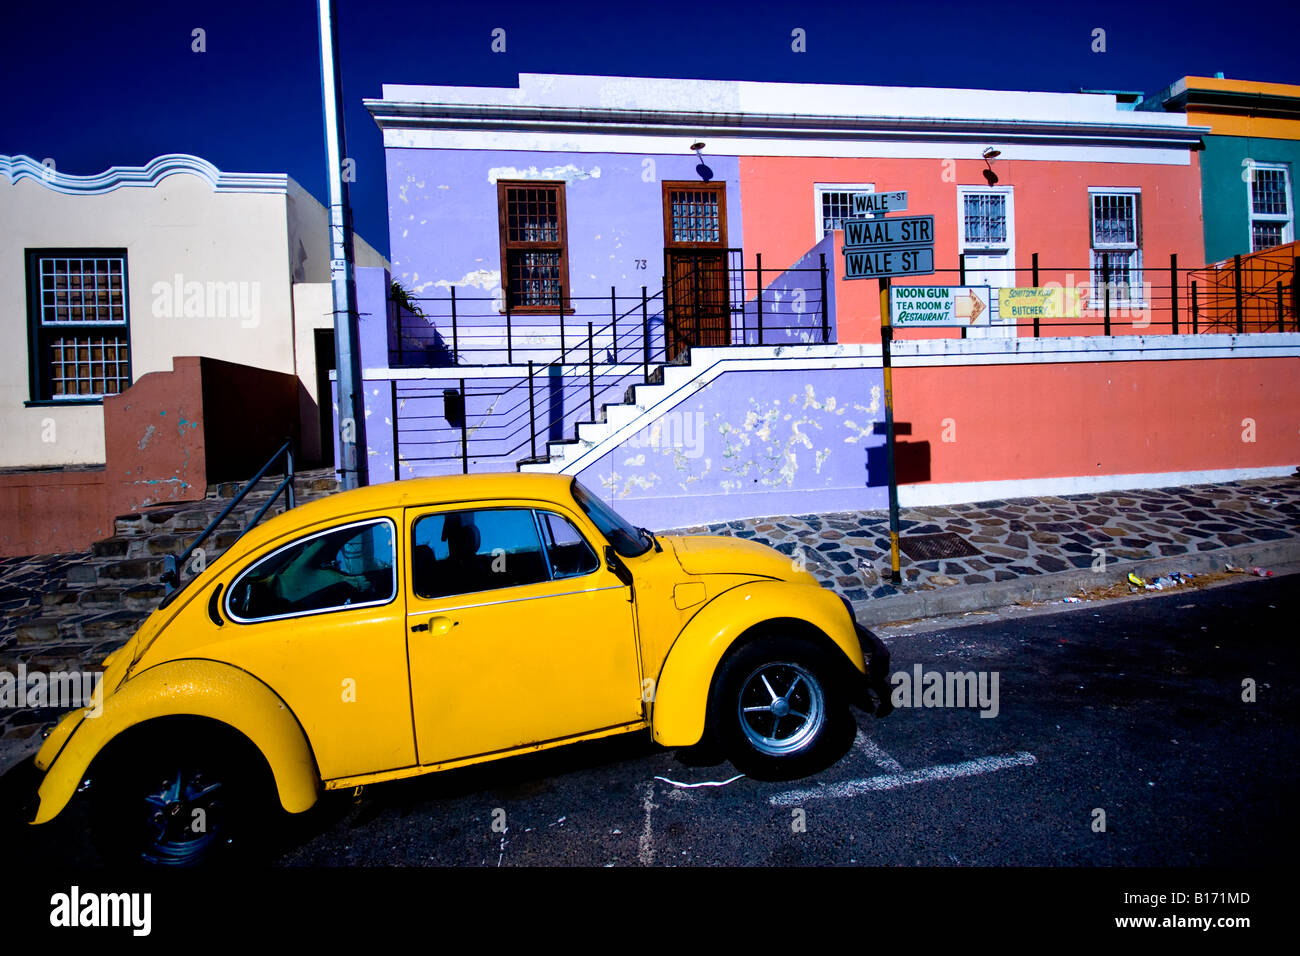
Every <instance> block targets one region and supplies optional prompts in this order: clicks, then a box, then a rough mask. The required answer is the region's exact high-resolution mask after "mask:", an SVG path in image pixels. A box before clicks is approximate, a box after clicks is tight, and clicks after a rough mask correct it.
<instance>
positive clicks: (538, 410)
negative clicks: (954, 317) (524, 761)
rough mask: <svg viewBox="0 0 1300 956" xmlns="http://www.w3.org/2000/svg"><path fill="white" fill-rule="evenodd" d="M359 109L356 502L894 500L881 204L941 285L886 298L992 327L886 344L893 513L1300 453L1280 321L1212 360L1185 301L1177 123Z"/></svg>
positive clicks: (736, 102)
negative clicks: (381, 152) (362, 469)
mask: <svg viewBox="0 0 1300 956" xmlns="http://www.w3.org/2000/svg"><path fill="white" fill-rule="evenodd" d="M366 105H367V108H368V109H369V110H370V112H371V114H372V115H373V116H374V118H375V121H376V122H377V124H378V125H379V127H380V128H381V130H382V131H383V136H384V145H385V151H386V156H387V172H388V180H389V182H388V186H389V205H390V243H391V250H392V272H391V276H388V275H384V274H382V273H378V272H377V274H376V275H375V276H374V277H372V278H370V279H367V280H366V282H365V283H363V286H364V287H365V288H368V289H369V290H370V292H369V303H370V304H369V306H367V305H366V304H365V303H363V304H362V312H363V314H365V313H368V318H366V317H364V316H363V322H364V328H363V333H362V337H363V364H364V366H365V369H366V371H365V376H366V379H367V384H366V393H367V414H368V416H369V421H370V427H369V441H370V443H371V448H370V455H371V475H372V480H382V479H383V478H384V477H385V476H388V477H392V478H398V479H400V478H405V477H408V476H413V475H419V474H429V473H442V472H448V471H473V470H484V469H500V468H515V467H519V468H524V469H528V470H544V471H561V472H564V473H570V474H575V475H578V476H580V478H581V479H582V480H583V481H584V482H585V483H586V484H588V485H589V486H590V487H592V488H598V489H600V490H602V491H603V492H604V493H605V494H606V495H607V496H608V497H610V498H611V499H614V500H615V501H616V502H617V503H618V505H619V507H620V508H621V509H623V510H624V511H626V512H627V513H628V514H629V515H630V516H631V517H633V518H634V519H637V520H638V521H639V522H640V523H644V524H647V525H649V526H652V527H672V526H681V525H683V524H688V523H694V522H697V521H706V520H726V519H731V518H738V517H752V516H758V515H763V514H779V513H790V512H791V510H792V508H793V509H794V510H797V511H799V512H809V511H824V510H835V509H840V508H874V507H880V506H882V505H883V502H884V496H885V477H884V456H883V442H884V437H883V434H882V429H881V427H880V423H881V421H882V420H883V414H884V410H883V397H882V374H881V361H882V357H881V347H880V343H881V315H880V308H881V297H880V288H879V283H878V282H877V281H876V280H875V279H855V278H848V277H847V276H846V256H845V254H844V235H845V233H844V222H845V220H846V219H849V218H852V217H853V211H852V210H853V202H854V196H855V195H861V194H864V193H871V192H890V193H896V192H905V193H906V212H905V213H899V215H909V216H911V215H925V216H932V217H933V265H934V270H933V272H930V273H927V274H915V275H907V276H899V277H897V278H896V279H895V280H894V281H895V283H896V284H899V285H908V284H913V285H925V286H953V287H962V288H963V289H965V288H967V287H973V288H974V289H976V290H978V291H979V293H980V295H981V296H982V297H983V300H984V301H986V302H987V303H988V306H987V308H981V310H980V312H981V318H980V321H979V322H978V323H976V324H973V325H969V326H968V327H965V328H961V327H955V326H954V327H944V328H917V329H911V328H909V329H899V330H897V332H896V337H895V338H894V342H893V354H894V364H895V366H896V368H897V373H896V375H895V379H894V381H895V401H896V404H895V418H896V420H897V421H898V422H899V423H900V443H901V444H900V445H899V449H898V450H899V481H900V483H901V484H902V486H903V487H902V491H901V497H902V501H903V503H904V504H908V503H923V502H930V503H938V502H944V501H959V500H980V499H987V498H998V497H1006V496H1009V495H1016V494H1046V493H1053V492H1055V493H1070V492H1078V491H1092V490H1097V489H1101V488H1123V487H1141V486H1154V485H1161V484H1182V483H1187V482H1189V481H1191V482H1195V481H1202V480H1218V479H1222V478H1227V477H1240V476H1246V475H1266V474H1280V473H1289V472H1290V471H1291V470H1292V469H1293V468H1294V467H1295V463H1296V460H1297V459H1300V445H1298V444H1297V437H1298V436H1297V430H1296V427H1295V422H1294V420H1293V418H1294V410H1295V409H1296V408H1298V407H1300V402H1298V401H1297V400H1298V399H1300V390H1298V388H1297V385H1296V384H1295V383H1296V382H1297V376H1296V375H1295V371H1296V358H1297V357H1298V356H1300V335H1297V333H1296V331H1295V325H1294V316H1292V321H1291V324H1290V325H1285V326H1284V328H1285V331H1274V332H1268V333H1264V332H1260V333H1248V334H1226V333H1222V332H1220V331H1215V330H1210V329H1205V328H1201V327H1200V326H1199V321H1198V315H1197V304H1196V302H1194V301H1192V297H1191V296H1189V289H1188V285H1187V275H1188V274H1189V272H1190V271H1191V270H1194V269H1197V268H1200V267H1203V266H1204V265H1205V249H1204V240H1203V235H1204V233H1203V229H1202V224H1201V211H1202V207H1203V197H1202V177H1201V170H1200V155H1201V148H1202V137H1203V134H1204V133H1205V132H1206V131H1205V129H1203V128H1201V127H1198V126H1195V125H1190V124H1189V122H1188V117H1187V116H1186V115H1183V114H1178V113H1160V112H1138V111H1134V110H1132V109H1131V108H1129V106H1130V104H1127V103H1124V102H1120V101H1118V100H1117V98H1116V96H1114V95H1108V94H1061V93H1036V92H999V91H984V90H958V89H911V88H898V87H862V86H827V85H810V84H790V83H752V82H730V81H695V80H670V79H637V78H617V77H591V76H556V75H534V74H523V75H521V76H520V78H519V85H518V87H517V88H513V89H484V88H468V87H426V86H420V87H414V86H385V88H384V92H383V96H382V98H380V99H377V100H370V101H367V103H366ZM363 278H364V277H363ZM366 283H368V284H366ZM985 289H987V290H988V291H987V292H984V290H985ZM377 421H382V422H383V425H382V427H376V423H377Z"/></svg>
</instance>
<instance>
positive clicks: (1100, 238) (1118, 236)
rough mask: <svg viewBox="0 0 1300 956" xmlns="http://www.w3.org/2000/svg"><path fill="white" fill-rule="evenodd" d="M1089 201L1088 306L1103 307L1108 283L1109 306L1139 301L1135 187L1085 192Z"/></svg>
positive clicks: (1137, 196)
mask: <svg viewBox="0 0 1300 956" xmlns="http://www.w3.org/2000/svg"><path fill="white" fill-rule="evenodd" d="M1089 198H1090V199H1091V200H1092V292H1091V296H1090V299H1091V303H1090V304H1091V307H1092V308H1094V309H1100V308H1104V306H1105V287H1104V286H1103V284H1102V283H1103V282H1104V281H1106V279H1109V282H1110V303H1111V305H1112V306H1120V307H1127V306H1133V305H1140V304H1141V303H1142V233H1141V225H1140V222H1139V213H1140V204H1139V200H1140V199H1141V194H1140V193H1139V192H1138V191H1137V190H1122V191H1120V190H1099V189H1094V190H1090V191H1089Z"/></svg>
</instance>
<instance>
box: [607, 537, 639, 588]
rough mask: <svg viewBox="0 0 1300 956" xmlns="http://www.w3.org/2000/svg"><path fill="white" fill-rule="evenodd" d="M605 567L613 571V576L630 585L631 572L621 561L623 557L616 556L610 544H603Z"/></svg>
mask: <svg viewBox="0 0 1300 956" xmlns="http://www.w3.org/2000/svg"><path fill="white" fill-rule="evenodd" d="M605 567H607V568H609V570H611V571H613V572H614V574H615V576H616V577H617V578H618V579H619V580H620V581H622V582H623V583H624V584H626V585H627V586H628V587H631V586H632V572H631V570H629V569H628V566H627V565H626V564H624V563H623V559H622V558H620V557H619V556H618V552H617V551H615V550H614V546H613V545H612V544H607V545H605Z"/></svg>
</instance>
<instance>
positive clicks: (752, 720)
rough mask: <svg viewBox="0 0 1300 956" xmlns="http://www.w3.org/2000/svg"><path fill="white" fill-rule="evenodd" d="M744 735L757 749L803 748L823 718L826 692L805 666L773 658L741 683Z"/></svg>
mask: <svg viewBox="0 0 1300 956" xmlns="http://www.w3.org/2000/svg"><path fill="white" fill-rule="evenodd" d="M738 714H739V717H740V727H741V729H742V730H743V731H744V733H745V738H746V739H747V740H748V741H749V743H750V745H751V746H752V747H753V748H754V749H755V750H757V751H758V752H759V753H762V754H766V755H767V756H770V757H780V756H785V755H789V754H791V753H795V752H797V751H799V750H802V749H803V748H804V747H806V746H808V744H809V743H810V742H811V741H812V740H813V739H814V738H815V737H816V736H817V735H818V733H820V732H821V729H822V725H823V724H824V723H825V722H826V695H825V693H824V692H823V691H822V686H821V684H820V683H819V682H818V681H817V679H816V678H815V677H814V676H813V675H812V673H811V672H810V671H808V669H807V668H805V667H802V666H801V665H799V664H795V663H792V662H790V661H774V662H771V663H767V664H763V665H762V666H761V667H758V668H757V669H755V670H754V671H753V672H752V673H751V674H750V675H749V676H748V677H746V678H745V680H744V682H743V683H742V684H741V685H740V702H739V707H738Z"/></svg>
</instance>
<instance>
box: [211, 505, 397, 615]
mask: <svg viewBox="0 0 1300 956" xmlns="http://www.w3.org/2000/svg"><path fill="white" fill-rule="evenodd" d="M384 522H387V524H388V527H389V532H390V533H391V534H392V540H393V563H392V568H391V569H390V570H391V571H392V581H393V588H392V591H391V592H390V593H389V595H388V597H386V598H383V599H382V600H381V599H376V600H374V601H366V602H365V603H364V604H335V605H331V606H330V607H323V608H315V609H313V610H310V611H293V612H291V613H289V614H275V615H272V616H270V617H250V618H245V617H240V616H239V615H237V614H236V613H235V612H234V610H233V609H232V608H231V607H230V599H231V596H232V595H233V594H234V593H235V586H236V585H238V584H239V582H240V581H241V580H243V578H244V575H246V574H248V573H249V572H250V571H252V570H253V569H254V568H256V567H257V566H258V565H259V564H262V563H263V562H265V561H269V560H270V559H271V558H273V557H275V556H276V555H277V554H280V553H281V552H282V551H286V550H288V549H289V548H293V547H296V546H298V545H300V544H303V543H304V542H307V541H311V540H313V539H314V538H319V537H321V536H323V535H327V534H333V533H334V532H336V531H346V530H347V529H348V528H359V527H361V526H363V525H377V524H381V523H384ZM397 541H398V533H397V523H396V522H395V521H394V520H393V519H392V518H390V517H389V516H387V515H381V516H379V517H375V518H362V519H360V520H358V521H351V522H348V523H347V524H340V525H334V526H332V527H329V528H324V529H322V530H320V531H315V532H312V533H311V534H309V535H305V536H303V537H301V538H294V539H293V540H292V541H290V542H288V543H286V544H282V545H280V547H278V548H275V549H274V550H272V551H268V552H267V553H266V554H264V555H262V556H261V557H260V558H257V559H256V560H255V561H252V562H251V563H249V564H246V565H244V567H243V568H242V569H241V570H240V571H239V573H238V574H236V575H235V577H234V578H233V579H232V580H231V582H230V587H228V588H226V596H225V598H224V599H223V600H222V602H221V608H222V610H224V611H225V612H226V617H227V618H229V619H230V621H231V622H232V623H234V624H265V623H267V622H269V621H286V620H290V619H292V618H295V617H314V616H315V615H317V614H332V613H334V612H335V611H356V610H360V609H362V608H372V607H383V606H384V605H386V604H392V603H393V601H395V600H397V595H398V594H399V593H400V592H401V585H400V582H399V581H398V574H397V568H398V565H399V564H401V561H400V560H399V557H398V553H397Z"/></svg>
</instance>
